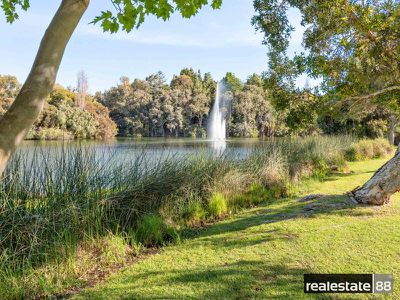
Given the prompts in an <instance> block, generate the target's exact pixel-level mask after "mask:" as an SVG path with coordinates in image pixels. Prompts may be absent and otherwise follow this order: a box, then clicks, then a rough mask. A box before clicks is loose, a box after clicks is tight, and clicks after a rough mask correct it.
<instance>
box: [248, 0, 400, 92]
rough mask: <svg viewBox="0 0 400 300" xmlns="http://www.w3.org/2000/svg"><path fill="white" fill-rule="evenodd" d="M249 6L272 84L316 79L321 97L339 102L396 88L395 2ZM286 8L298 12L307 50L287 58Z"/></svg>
mask: <svg viewBox="0 0 400 300" xmlns="http://www.w3.org/2000/svg"><path fill="white" fill-rule="evenodd" d="M254 7H255V10H256V15H255V16H254V18H253V25H254V26H255V27H256V28H257V29H258V30H259V31H261V32H263V33H264V34H265V40H264V43H265V44H266V45H268V46H269V50H270V52H269V56H270V62H269V64H270V69H271V71H270V72H271V74H272V75H274V76H275V77H276V78H275V81H276V82H278V83H279V81H280V80H281V78H282V77H286V78H289V79H290V78H293V77H295V76H297V75H298V74H299V73H303V72H306V73H308V75H309V76H312V77H319V76H320V77H322V79H323V83H322V85H321V86H322V88H323V89H324V90H325V92H327V93H329V92H332V93H335V94H337V95H341V96H344V97H347V96H358V95H363V94H370V93H373V92H376V91H379V90H383V91H386V90H385V89H387V88H388V87H393V86H399V85H400V81H399V78H400V1H398V0H331V1H310V0H254ZM289 8H294V9H298V10H299V11H300V13H301V16H302V22H301V24H302V25H303V26H305V28H306V30H305V32H304V36H303V46H304V47H305V49H306V50H307V51H306V53H301V54H298V55H296V56H295V57H294V58H293V59H289V58H288V57H287V55H286V52H287V49H288V45H289V38H290V35H291V33H292V31H293V30H294V28H293V26H291V24H290V22H289V18H288V10H289ZM392 90H393V89H391V90H390V91H392Z"/></svg>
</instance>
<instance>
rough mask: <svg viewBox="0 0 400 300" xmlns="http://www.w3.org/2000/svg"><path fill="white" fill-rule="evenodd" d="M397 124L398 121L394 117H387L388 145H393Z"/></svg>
mask: <svg viewBox="0 0 400 300" xmlns="http://www.w3.org/2000/svg"><path fill="white" fill-rule="evenodd" d="M397 122H398V120H397V117H396V116H393V115H391V116H389V128H388V140H389V143H390V145H394V138H395V134H396V126H397Z"/></svg>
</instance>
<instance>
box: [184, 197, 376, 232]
mask: <svg viewBox="0 0 400 300" xmlns="http://www.w3.org/2000/svg"><path fill="white" fill-rule="evenodd" d="M299 200H300V199H280V200H275V201H274V203H279V202H283V205H282V206H281V207H279V208H269V207H268V206H269V205H271V202H269V203H267V204H264V205H263V206H262V207H260V208H259V209H258V210H256V212H255V214H252V215H250V216H249V215H248V214H247V213H244V215H243V216H241V215H240V214H239V215H238V216H237V217H235V218H234V219H233V220H225V221H223V222H220V223H216V224H214V225H212V226H210V227H208V228H202V229H199V230H197V232H196V233H195V232H190V231H189V232H188V233H186V235H185V236H184V237H185V238H200V237H201V238H203V237H207V236H215V235H219V234H225V233H229V232H235V231H242V230H246V229H248V228H251V227H255V226H259V225H262V224H269V223H276V222H282V221H287V220H293V219H297V218H315V217H317V216H319V215H324V214H326V215H327V214H335V215H338V216H354V217H366V216H371V215H373V214H374V213H373V211H366V210H359V208H360V207H365V205H361V204H354V203H351V202H350V200H349V198H348V197H347V196H346V195H324V196H323V197H321V198H319V199H314V200H311V201H306V202H299ZM285 202H287V204H285Z"/></svg>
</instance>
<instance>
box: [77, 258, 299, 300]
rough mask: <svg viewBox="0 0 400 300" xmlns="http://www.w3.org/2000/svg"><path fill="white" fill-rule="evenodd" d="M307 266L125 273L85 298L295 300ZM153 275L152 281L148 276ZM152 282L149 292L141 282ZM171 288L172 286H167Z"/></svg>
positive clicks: (264, 264) (247, 263)
mask: <svg viewBox="0 0 400 300" xmlns="http://www.w3.org/2000/svg"><path fill="white" fill-rule="evenodd" d="M305 273H307V270H306V269H304V268H296V267H289V266H288V265H286V264H284V263H282V264H280V263H277V262H271V261H261V260H239V261H237V262H234V263H223V262H221V264H220V265H218V266H213V267H211V268H210V267H209V268H199V267H196V268H189V269H186V270H179V271H176V270H170V271H167V272H165V271H162V270H160V271H157V272H146V271H138V273H135V274H132V275H126V276H125V277H124V280H123V281H119V282H118V284H117V285H116V286H110V287H104V288H101V289H100V290H94V291H88V293H87V294H85V295H84V296H85V298H86V299H108V298H109V296H111V298H113V297H118V299H255V298H258V299H293V297H294V296H295V295H300V294H302V293H303V274H305ZM149 277H151V278H152V280H151V282H149V281H147V280H146V279H147V278H149ZM144 279H145V280H146V282H147V283H148V284H149V286H148V287H147V288H146V293H144V292H143V291H142V290H140V289H138V284H137V283H138V282H142V281H143V280H144ZM168 287H170V289H169V288H168Z"/></svg>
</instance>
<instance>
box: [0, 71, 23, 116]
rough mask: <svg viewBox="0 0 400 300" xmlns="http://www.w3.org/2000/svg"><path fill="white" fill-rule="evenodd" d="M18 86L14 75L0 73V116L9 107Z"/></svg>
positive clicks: (19, 86)
mask: <svg viewBox="0 0 400 300" xmlns="http://www.w3.org/2000/svg"><path fill="white" fill-rule="evenodd" d="M20 88H21V85H20V83H19V82H18V80H17V78H16V77H14V76H11V75H0V117H1V116H2V115H4V113H5V112H6V111H7V110H8V109H9V107H10V106H11V104H12V103H13V101H14V99H15V97H16V96H17V94H18V92H19V90H20Z"/></svg>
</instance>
